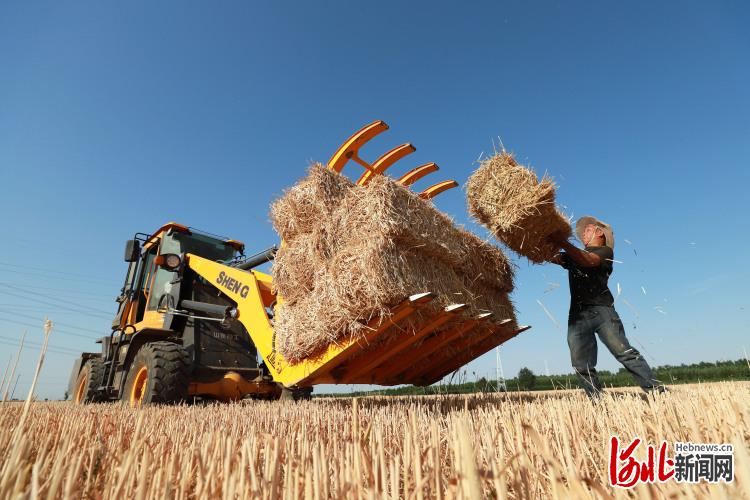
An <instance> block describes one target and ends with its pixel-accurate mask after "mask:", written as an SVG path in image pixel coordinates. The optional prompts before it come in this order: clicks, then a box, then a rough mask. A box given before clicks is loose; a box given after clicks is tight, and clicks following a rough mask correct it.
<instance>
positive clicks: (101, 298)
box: [0, 281, 114, 302]
mask: <svg viewBox="0 0 750 500" xmlns="http://www.w3.org/2000/svg"><path fill="white" fill-rule="evenodd" d="M0 285H11V286H13V285H15V286H19V284H18V283H13V282H10V281H0ZM23 285H24V286H25V288H30V289H34V290H50V291H53V292H65V293H66V294H75V295H87V296H90V297H97V300H99V301H101V302H114V300H113V299H112V298H111V294H110V295H108V296H107V297H108V298H104V295H105V294H103V293H96V292H85V291H83V290H75V289H71V288H56V287H50V286H36V285H28V284H25V283H24V284H23Z"/></svg>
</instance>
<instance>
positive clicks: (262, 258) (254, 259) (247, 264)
mask: <svg viewBox="0 0 750 500" xmlns="http://www.w3.org/2000/svg"><path fill="white" fill-rule="evenodd" d="M278 250H279V247H277V246H276V245H274V246H272V247H271V248H268V249H267V250H263V251H262V252H259V253H256V254H255V255H251V256H250V257H248V258H247V259H245V260H244V261H242V262H240V263H239V264H237V265H236V266H234V267H236V268H237V269H242V270H243V271H247V270H249V269H252V268H254V267H258V266H260V265H261V264H265V263H266V262H270V261H272V260H273V258H274V257H275V256H276V252H277V251H278Z"/></svg>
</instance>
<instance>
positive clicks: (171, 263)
mask: <svg viewBox="0 0 750 500" xmlns="http://www.w3.org/2000/svg"><path fill="white" fill-rule="evenodd" d="M154 262H155V263H156V265H157V266H160V267H163V268H164V269H166V270H167V271H176V270H177V268H179V267H180V264H182V259H180V256H179V255H177V254H176V253H165V254H161V255H157V256H156V259H155V260H154Z"/></svg>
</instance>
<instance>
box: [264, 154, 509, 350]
mask: <svg viewBox="0 0 750 500" xmlns="http://www.w3.org/2000/svg"><path fill="white" fill-rule="evenodd" d="M341 179H344V177H343V176H341V175H339V174H337V173H335V172H332V171H330V170H328V169H326V168H325V167H323V166H322V165H313V166H312V167H311V168H310V173H309V175H308V177H307V178H305V179H303V180H302V181H301V182H300V183H298V184H297V185H296V186H294V187H293V188H291V189H289V190H287V191H286V193H285V195H284V197H282V198H281V199H279V200H277V201H276V202H275V203H274V204H273V205H272V216H271V218H272V221H273V223H274V225H275V227H276V229H277V231H278V232H279V234H281V235H282V237H284V238H285V240H284V245H283V246H282V248H281V250H279V253H278V254H277V257H276V261H275V262H274V265H273V268H272V273H273V276H274V286H275V289H276V291H277V292H278V293H279V295H280V296H281V297H282V298H283V302H282V304H281V305H280V307H279V309H278V313H277V318H276V322H275V329H276V334H277V347H278V349H279V352H280V353H281V354H282V355H283V356H284V357H285V358H286V359H287V360H289V361H291V362H296V361H299V360H301V359H303V358H306V357H309V356H312V355H314V354H316V353H319V352H321V351H322V350H323V349H325V347H326V346H328V345H329V344H330V343H332V342H336V341H339V340H341V339H344V338H346V337H349V336H358V335H361V334H363V332H364V330H365V328H366V327H365V325H364V323H366V322H367V321H368V320H370V319H372V318H376V317H379V316H382V315H384V314H387V313H388V312H389V310H390V308H391V307H392V306H394V305H396V304H397V303H398V302H400V301H401V300H403V299H404V298H405V297H408V296H409V295H412V294H415V293H420V292H426V291H429V292H433V293H435V294H436V295H437V299H436V300H435V301H434V303H433V304H432V306H431V307H433V308H437V307H441V306H446V305H449V304H453V303H467V304H469V306H470V312H471V313H479V312H485V311H492V312H494V313H495V319H496V320H497V321H501V320H503V319H505V318H506V317H510V318H514V317H515V316H514V313H513V309H512V305H511V306H509V301H508V298H507V294H508V293H509V292H510V291H511V290H512V289H513V268H512V266H511V264H510V263H509V261H508V259H507V258H506V257H505V255H504V254H503V252H502V251H501V250H500V249H499V248H497V247H495V246H493V245H491V244H489V243H487V242H485V241H482V240H481V239H480V238H478V237H477V236H476V235H474V234H472V233H470V232H468V231H465V230H463V229H461V228H458V227H456V225H455V224H454V223H453V221H452V220H451V219H450V218H449V217H448V216H446V215H445V214H443V213H441V212H439V211H438V210H437V209H436V208H435V207H434V206H433V204H432V203H431V202H429V201H426V200H422V199H420V198H419V197H418V196H416V195H415V194H414V193H413V192H411V191H409V190H408V189H406V188H404V187H403V186H401V185H398V184H397V183H395V182H394V181H393V180H391V179H389V178H387V177H385V176H376V177H375V178H373V179H372V180H371V182H369V183H368V184H367V185H366V186H355V185H353V184H352V183H351V182H350V181H348V180H343V181H342V180H341ZM304 196H308V197H317V198H316V199H314V200H304V199H302V198H303V197H304ZM287 198H288V199H287ZM297 209H300V212H297V211H296V210H297ZM415 318H416V319H414V321H419V319H418V318H419V316H418V315H417V316H415Z"/></svg>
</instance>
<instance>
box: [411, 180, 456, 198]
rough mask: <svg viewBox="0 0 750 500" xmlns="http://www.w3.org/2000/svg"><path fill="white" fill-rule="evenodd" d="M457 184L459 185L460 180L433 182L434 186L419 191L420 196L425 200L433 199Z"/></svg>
mask: <svg viewBox="0 0 750 500" xmlns="http://www.w3.org/2000/svg"><path fill="white" fill-rule="evenodd" d="M456 186H458V182H456V181H454V180H448V181H443V182H438V183H437V184H433V185H432V186H430V187H428V188H427V189H425V190H424V191H422V192H421V193H419V197H420V198H422V199H425V200H431V199H432V198H434V197H435V196H437V195H439V194H440V193H442V192H443V191H447V190H449V189H452V188H454V187H456Z"/></svg>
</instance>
